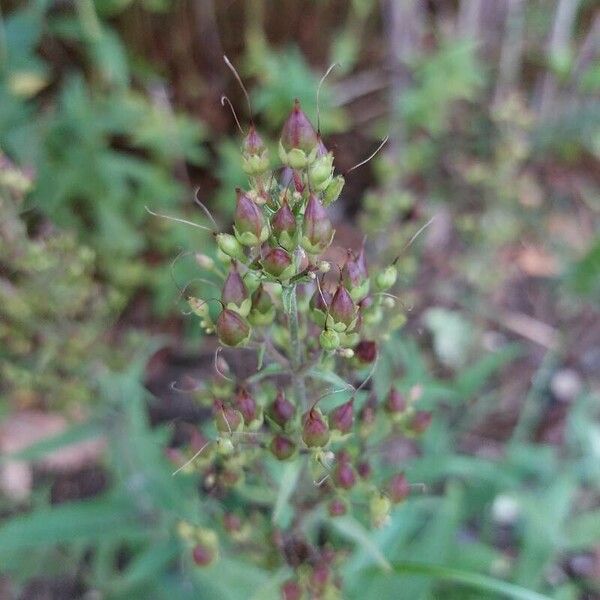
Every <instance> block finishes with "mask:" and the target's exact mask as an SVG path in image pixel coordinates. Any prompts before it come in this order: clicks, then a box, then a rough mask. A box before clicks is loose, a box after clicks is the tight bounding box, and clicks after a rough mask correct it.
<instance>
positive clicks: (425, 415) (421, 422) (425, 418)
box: [409, 410, 433, 435]
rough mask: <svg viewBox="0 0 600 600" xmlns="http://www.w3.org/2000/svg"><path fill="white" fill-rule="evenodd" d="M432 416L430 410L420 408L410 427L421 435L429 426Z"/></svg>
mask: <svg viewBox="0 0 600 600" xmlns="http://www.w3.org/2000/svg"><path fill="white" fill-rule="evenodd" d="M432 418H433V415H432V414H431V413H430V412H429V411H425V410H418V411H417V412H416V413H415V414H414V415H413V417H412V419H411V420H410V425H409V429H410V430H411V431H412V432H413V433H415V434H417V435H420V434H421V433H424V432H425V431H426V430H427V429H428V428H429V426H430V425H431V420H432Z"/></svg>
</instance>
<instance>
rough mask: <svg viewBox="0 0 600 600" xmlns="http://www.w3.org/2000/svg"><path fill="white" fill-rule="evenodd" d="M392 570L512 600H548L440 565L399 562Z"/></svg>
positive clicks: (538, 595) (467, 572)
mask: <svg viewBox="0 0 600 600" xmlns="http://www.w3.org/2000/svg"><path fill="white" fill-rule="evenodd" d="M392 570H393V571H394V573H398V574H401V575H424V576H426V577H431V578H434V579H439V580H442V581H450V582H454V583H460V584H463V585H465V586H467V587H470V588H473V589H476V590H480V591H486V592H497V593H498V594H500V595H501V596H504V597H506V598H513V599H514V600H550V599H549V597H548V596H544V595H543V594H538V593H537V592H533V591H531V590H527V589H525V588H522V587H519V586H517V585H514V584H512V583H508V582H506V581H502V580H501V579H494V578H493V577H488V576H487V575H481V574H480V573H473V572H470V571H462V570H460V569H453V568H450V567H444V566H442V565H431V564H427V563H413V562H399V563H394V564H393V565H392Z"/></svg>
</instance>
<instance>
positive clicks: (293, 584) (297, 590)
mask: <svg viewBox="0 0 600 600" xmlns="http://www.w3.org/2000/svg"><path fill="white" fill-rule="evenodd" d="M281 598H282V600H302V588H301V587H300V584H299V583H298V582H297V581H294V580H293V579H290V580H289V581H286V582H285V583H284V584H283V585H282V586H281Z"/></svg>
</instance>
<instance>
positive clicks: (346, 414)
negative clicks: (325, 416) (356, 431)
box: [329, 398, 354, 433]
mask: <svg viewBox="0 0 600 600" xmlns="http://www.w3.org/2000/svg"><path fill="white" fill-rule="evenodd" d="M353 423H354V399H353V398H350V400H348V402H344V404H342V405H340V406H338V407H337V408H334V409H333V410H332V411H331V413H330V414H329V427H331V429H337V430H338V431H340V432H341V433H348V432H349V431H350V430H351V429H352V425H353Z"/></svg>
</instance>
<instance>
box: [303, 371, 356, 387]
mask: <svg viewBox="0 0 600 600" xmlns="http://www.w3.org/2000/svg"><path fill="white" fill-rule="evenodd" d="M308 376H309V377H312V378H313V379H318V380H319V381H325V382H326V383H331V384H332V385H334V386H336V388H340V389H344V390H352V389H354V388H353V387H352V386H351V385H350V384H349V383H348V382H346V381H344V380H343V379H342V378H341V377H340V376H339V375H338V374H337V373H334V372H333V371H321V370H319V369H311V370H310V371H309V372H308Z"/></svg>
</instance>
